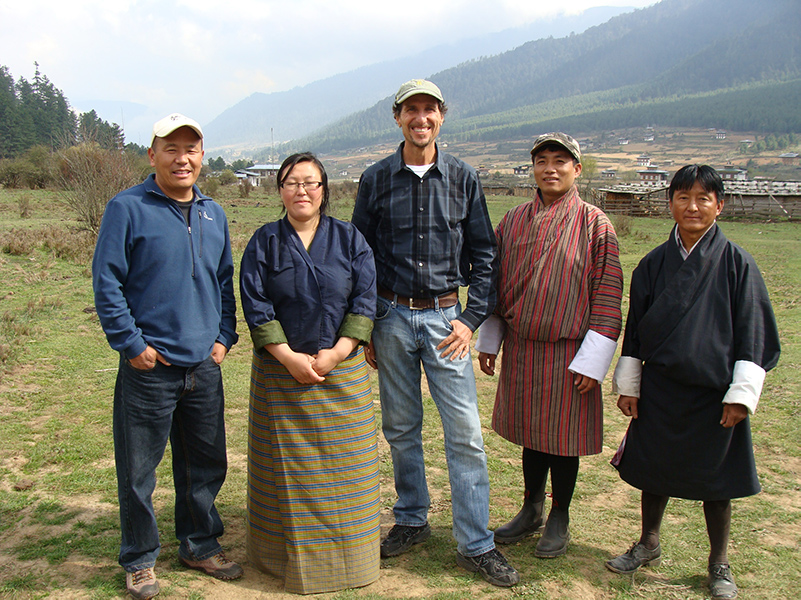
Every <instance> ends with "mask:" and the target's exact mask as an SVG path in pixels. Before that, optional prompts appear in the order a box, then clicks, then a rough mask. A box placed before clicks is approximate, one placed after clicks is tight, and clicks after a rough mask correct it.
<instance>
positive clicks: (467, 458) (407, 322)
mask: <svg viewBox="0 0 801 600" xmlns="http://www.w3.org/2000/svg"><path fill="white" fill-rule="evenodd" d="M460 312H461V307H460V306H459V305H458V304H457V305H456V306H453V307H450V308H439V307H438V308H432V309H425V310H412V309H410V308H409V307H407V306H403V305H402V304H397V303H396V302H393V301H391V300H388V299H386V298H382V297H379V298H378V310H377V313H376V320H375V326H374V329H373V343H374V346H375V352H376V358H377V361H378V378H379V392H380V394H381V416H382V428H383V431H384V437H386V439H387V442H389V445H390V448H391V450H392V465H393V468H394V471H395V492H396V493H397V495H398V501H397V502H396V503H395V507H394V513H395V523H397V524H398V525H412V526H416V525H422V524H424V523H425V522H426V520H427V519H428V507H429V496H428V485H427V483H426V474H425V464H424V459H423V438H422V428H423V400H422V394H421V390H420V382H421V371H420V365H421V364H422V366H423V368H424V369H425V373H426V378H427V379H428V389H429V391H430V392H431V397H432V398H433V400H434V403H435V404H436V406H437V410H438V411H439V414H440V417H441V419H442V427H443V430H444V433H445V458H446V460H447V463H448V476H449V479H450V485H451V506H452V510H453V536H454V537H455V538H456V542H457V547H458V550H459V552H460V553H461V554H462V555H464V556H478V555H479V554H483V553H485V552H488V551H489V550H492V549H493V548H494V547H495V542H494V540H493V534H492V532H491V531H489V529H487V527H488V525H489V476H488V475H487V456H486V454H484V440H483V438H482V436H481V420H480V417H479V414H478V401H477V399H476V381H475V376H474V374H473V363H472V360H471V358H470V356H469V354H468V355H467V356H465V357H464V358H457V359H456V360H453V361H451V360H450V357H448V358H441V357H440V354H441V353H442V350H437V345H438V344H439V343H440V342H441V341H442V340H443V339H445V338H446V337H447V336H448V335H449V334H450V333H451V330H452V327H451V324H450V322H451V321H452V320H454V319H456V317H458V316H459V313H460Z"/></svg>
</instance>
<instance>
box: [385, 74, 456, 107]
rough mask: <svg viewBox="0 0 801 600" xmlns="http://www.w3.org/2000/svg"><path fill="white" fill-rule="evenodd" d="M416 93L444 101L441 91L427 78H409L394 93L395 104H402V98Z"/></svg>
mask: <svg viewBox="0 0 801 600" xmlns="http://www.w3.org/2000/svg"><path fill="white" fill-rule="evenodd" d="M416 94H427V95H428V96H432V97H434V98H436V99H437V100H439V101H440V102H445V98H443V97H442V92H441V91H439V88H438V87H437V86H436V85H434V84H433V83H431V82H430V81H428V80H427V79H411V80H409V81H407V82H406V83H404V84H403V85H402V86H400V89H399V90H398V93H397V94H395V106H400V105H401V104H403V102H404V100H407V99H408V98H411V97H412V96H414V95H416Z"/></svg>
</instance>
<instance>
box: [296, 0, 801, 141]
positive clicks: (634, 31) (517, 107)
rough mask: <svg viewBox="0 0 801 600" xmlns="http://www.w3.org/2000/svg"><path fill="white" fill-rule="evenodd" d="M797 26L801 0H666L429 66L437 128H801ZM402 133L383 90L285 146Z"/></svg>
mask: <svg viewBox="0 0 801 600" xmlns="http://www.w3.org/2000/svg"><path fill="white" fill-rule="evenodd" d="M799 31H801V4H799V2H798V0H762V1H761V2H759V3H754V2H751V1H750V0H663V1H662V2H659V3H658V4H655V5H654V6H651V7H648V8H645V9H642V10H637V11H634V12H632V13H628V14H624V15H621V16H618V17H615V18H613V19H611V20H610V21H608V22H607V23H605V24H603V25H599V26H597V27H593V28H591V29H589V30H587V31H586V32H584V33H583V34H580V35H573V36H569V37H566V38H561V39H553V38H545V39H540V40H537V41H533V42H529V43H527V44H524V45H522V46H520V47H519V48H516V49H514V50H512V51H509V52H506V53H504V54H500V55H497V56H493V57H488V58H484V59H481V60H476V61H470V62H468V63H464V64H461V65H458V66H456V67H454V68H451V69H448V70H446V71H443V72H441V73H438V74H436V75H434V76H433V77H432V79H433V80H434V81H435V82H437V83H438V85H439V86H440V87H441V88H442V90H443V93H444V95H445V98H446V100H447V101H448V105H449V112H448V116H447V118H446V121H445V125H444V127H443V130H442V135H443V139H453V140H458V141H476V140H504V139H509V138H513V137H519V136H521V135H523V136H527V135H533V134H536V133H539V132H542V131H543V130H546V129H566V130H570V131H584V132H586V131H598V130H603V129H614V128H624V127H629V126H644V125H650V124H659V125H663V126H676V127H682V126H690V127H717V128H721V129H732V130H735V129H737V130H755V131H766V132H801V108H799V103H798V101H797V99H798V98H799V97H801V96H799V91H801V90H800V89H799V87H800V86H801V36H800V35H799V33H798V32H799ZM544 33H545V32H544ZM389 91H391V90H389ZM397 137H398V136H397V132H396V127H395V124H394V122H393V120H392V116H391V97H387V98H385V99H384V100H382V101H381V102H378V103H377V104H375V105H374V106H373V107H371V108H369V109H367V110H364V111H361V112H358V113H355V114H353V115H351V116H349V117H347V118H345V119H342V120H340V121H339V122H337V123H334V124H332V125H330V126H328V127H326V128H323V129H321V130H319V131H318V132H316V133H315V134H312V135H310V136H308V137H305V138H302V139H300V140H296V141H295V142H293V143H291V145H290V146H291V147H292V148H312V149H314V150H316V151H319V152H329V151H336V150H344V149H348V148H353V147H359V146H366V145H371V144H374V143H381V142H387V141H391V140H394V139H397Z"/></svg>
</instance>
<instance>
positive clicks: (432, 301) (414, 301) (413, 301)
mask: <svg viewBox="0 0 801 600" xmlns="http://www.w3.org/2000/svg"><path fill="white" fill-rule="evenodd" d="M378 295H379V296H381V297H382V298H386V299H387V300H393V301H395V302H397V303H398V304H403V305H404V306H408V307H409V308H411V309H412V310H424V309H426V308H436V307H437V300H438V301H439V306H440V308H450V307H451V306H456V303H457V302H458V301H459V293H458V292H457V291H455V290H454V291H453V292H447V293H445V294H442V295H441V296H436V297H434V298H410V297H408V296H399V295H396V294H395V293H394V292H392V291H390V290H388V289H386V288H384V287H381V286H378Z"/></svg>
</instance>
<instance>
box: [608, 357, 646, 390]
mask: <svg viewBox="0 0 801 600" xmlns="http://www.w3.org/2000/svg"><path fill="white" fill-rule="evenodd" d="M641 381H642V361H641V360H640V359H639V358H634V357H633V356H621V357H620V358H619V359H618V360H617V367H615V374H614V375H613V376H612V393H613V394H615V395H617V396H632V397H634V398H639V397H640V382H641Z"/></svg>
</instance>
